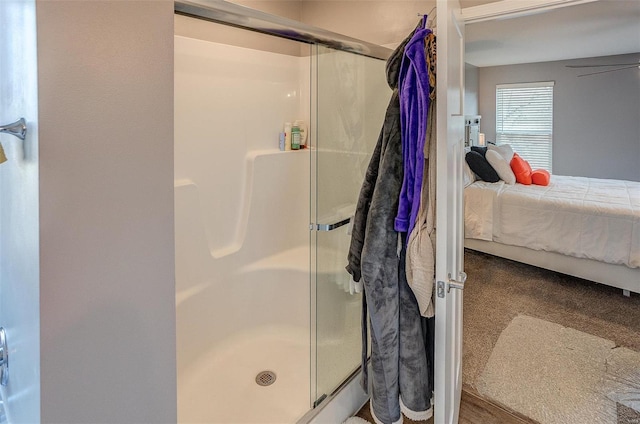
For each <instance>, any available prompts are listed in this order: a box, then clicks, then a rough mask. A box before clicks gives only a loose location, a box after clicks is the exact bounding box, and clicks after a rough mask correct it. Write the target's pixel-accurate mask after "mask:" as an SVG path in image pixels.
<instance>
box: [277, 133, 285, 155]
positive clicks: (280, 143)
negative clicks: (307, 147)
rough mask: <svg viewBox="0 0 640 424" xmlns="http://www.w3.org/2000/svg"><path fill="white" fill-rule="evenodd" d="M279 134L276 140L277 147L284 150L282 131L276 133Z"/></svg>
mask: <svg viewBox="0 0 640 424" xmlns="http://www.w3.org/2000/svg"><path fill="white" fill-rule="evenodd" d="M278 135H279V136H280V138H279V140H278V148H279V149H280V150H281V151H284V133H283V132H281V133H279V134H278Z"/></svg>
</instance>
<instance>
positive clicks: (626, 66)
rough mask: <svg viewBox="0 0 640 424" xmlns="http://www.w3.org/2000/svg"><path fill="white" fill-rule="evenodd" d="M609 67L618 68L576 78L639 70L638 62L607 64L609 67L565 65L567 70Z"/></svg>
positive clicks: (639, 64) (639, 63)
mask: <svg viewBox="0 0 640 424" xmlns="http://www.w3.org/2000/svg"><path fill="white" fill-rule="evenodd" d="M611 66H618V68H615V69H606V70H604V71H598V72H590V73H588V74H582V75H578V76H579V77H586V76H589V75H596V74H606V73H607V72H616V71H622V70H624V69H632V68H640V62H636V63H612V64H609V65H566V67H567V68H604V67H611ZM620 66H622V68H620Z"/></svg>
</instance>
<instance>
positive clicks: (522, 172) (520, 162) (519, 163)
mask: <svg viewBox="0 0 640 424" xmlns="http://www.w3.org/2000/svg"><path fill="white" fill-rule="evenodd" d="M511 170H512V171H513V173H514V174H515V176H516V182H517V183H520V184H525V185H531V165H529V162H527V161H526V160H524V159H522V158H521V157H520V156H519V155H518V154H517V153H514V154H513V159H511Z"/></svg>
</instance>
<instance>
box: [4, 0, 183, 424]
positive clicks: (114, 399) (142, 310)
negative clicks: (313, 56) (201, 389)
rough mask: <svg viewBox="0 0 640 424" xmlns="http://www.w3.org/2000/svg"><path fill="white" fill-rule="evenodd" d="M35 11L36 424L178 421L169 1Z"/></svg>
mask: <svg viewBox="0 0 640 424" xmlns="http://www.w3.org/2000/svg"><path fill="white" fill-rule="evenodd" d="M36 4H37V25H38V27H37V32H38V71H39V72H38V87H39V117H40V118H39V119H40V120H39V140H40V318H41V319H40V329H41V333H40V334H41V341H40V347H41V361H40V367H41V422H46V423H89V422H105V423H107V422H108V423H134V422H135V423H170V422H176V377H175V375H176V371H175V349H176V346H175V286H174V238H173V231H174V228H173V2H172V1H168V0H162V1H151V2H150V1H100V0H97V1H55V2H51V1H38V2H37V3H36ZM3 232H4V229H3ZM19 354H20V353H19V352H18V353H16V354H15V355H16V357H17V356H18V355H19ZM31 422H33V421H31Z"/></svg>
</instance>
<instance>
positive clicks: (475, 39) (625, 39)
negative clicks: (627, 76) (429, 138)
mask: <svg viewBox="0 0 640 424" xmlns="http://www.w3.org/2000/svg"><path fill="white" fill-rule="evenodd" d="M467 1H468V2H469V1H471V0H467ZM476 1H477V3H486V2H487V1H482V0H476ZM477 3H475V4H477ZM475 4H469V3H467V4H464V2H463V7H464V6H472V5H475ZM465 40H466V41H465V50H466V51H465V61H466V62H467V63H470V64H472V65H475V66H478V67H485V66H497V65H508V64H515V63H531V62H548V61H554V60H564V59H578V58H585V57H599V56H610V55H616V54H626V53H638V52H640V0H598V1H595V2H593V3H586V4H580V5H575V6H569V7H564V8H561V9H555V10H551V11H548V12H544V13H540V14H537V15H532V16H526V17H519V18H512V19H503V20H492V21H486V22H479V23H474V24H468V25H466V27H465Z"/></svg>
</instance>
